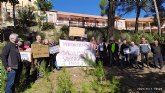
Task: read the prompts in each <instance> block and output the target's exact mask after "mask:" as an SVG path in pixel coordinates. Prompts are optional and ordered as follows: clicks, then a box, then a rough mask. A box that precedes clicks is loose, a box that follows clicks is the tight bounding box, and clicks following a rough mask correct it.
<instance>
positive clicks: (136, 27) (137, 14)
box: [134, 2, 141, 33]
mask: <svg viewBox="0 0 165 93" xmlns="http://www.w3.org/2000/svg"><path fill="white" fill-rule="evenodd" d="M136 6H137V12H136V21H135V31H134V33H136V32H138V30H139V29H138V27H139V16H140V11H141V7H140V6H139V5H138V2H136Z"/></svg>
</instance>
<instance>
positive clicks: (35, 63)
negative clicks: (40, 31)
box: [32, 35, 43, 79]
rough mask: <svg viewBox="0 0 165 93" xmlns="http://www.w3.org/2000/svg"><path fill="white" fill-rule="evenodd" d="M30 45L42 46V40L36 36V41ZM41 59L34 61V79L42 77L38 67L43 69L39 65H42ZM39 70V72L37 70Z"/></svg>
mask: <svg viewBox="0 0 165 93" xmlns="http://www.w3.org/2000/svg"><path fill="white" fill-rule="evenodd" d="M32 44H38V45H42V38H41V36H40V35H37V36H36V41H35V42H33V43H32ZM42 61H43V58H35V59H34V73H35V75H36V77H35V78H36V79H38V78H40V77H43V71H42V70H41V68H39V67H43V66H41V65H43V62H42ZM38 68H39V70H38Z"/></svg>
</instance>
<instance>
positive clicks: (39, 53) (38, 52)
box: [31, 44, 49, 58]
mask: <svg viewBox="0 0 165 93" xmlns="http://www.w3.org/2000/svg"><path fill="white" fill-rule="evenodd" d="M31 48H32V54H33V58H41V57H49V46H48V45H39V44H32V45H31Z"/></svg>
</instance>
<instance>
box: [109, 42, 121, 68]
mask: <svg viewBox="0 0 165 93" xmlns="http://www.w3.org/2000/svg"><path fill="white" fill-rule="evenodd" d="M111 41H112V42H110V43H109V44H108V46H107V50H108V53H109V57H110V66H112V64H117V62H118V61H119V60H118V59H119V58H118V52H119V46H118V44H117V43H115V40H111Z"/></svg>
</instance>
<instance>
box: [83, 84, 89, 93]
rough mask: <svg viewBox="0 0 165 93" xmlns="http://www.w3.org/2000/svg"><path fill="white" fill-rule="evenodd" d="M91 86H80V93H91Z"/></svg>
mask: <svg viewBox="0 0 165 93" xmlns="http://www.w3.org/2000/svg"><path fill="white" fill-rule="evenodd" d="M91 91H92V89H91V85H89V84H83V85H82V92H81V93H91Z"/></svg>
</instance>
